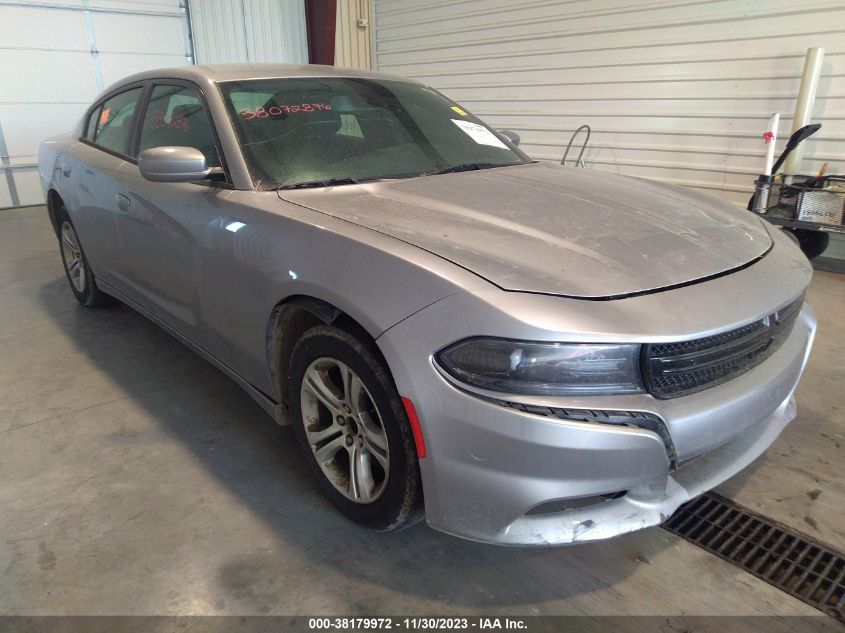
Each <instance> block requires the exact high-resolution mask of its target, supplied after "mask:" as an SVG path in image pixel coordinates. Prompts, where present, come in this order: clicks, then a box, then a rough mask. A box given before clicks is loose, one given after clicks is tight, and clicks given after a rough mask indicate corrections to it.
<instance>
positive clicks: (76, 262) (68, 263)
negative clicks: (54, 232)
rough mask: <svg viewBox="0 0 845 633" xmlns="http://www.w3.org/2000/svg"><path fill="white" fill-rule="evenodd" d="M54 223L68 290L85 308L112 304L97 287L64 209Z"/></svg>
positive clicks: (57, 214)
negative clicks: (56, 227)
mask: <svg viewBox="0 0 845 633" xmlns="http://www.w3.org/2000/svg"><path fill="white" fill-rule="evenodd" d="M56 223H57V225H58V227H59V233H58V237H59V250H60V251H61V254H62V264H64V267H65V274H66V275H67V280H68V283H69V284H70V289H71V291H73V296H74V297H76V300H77V301H78V302H79V303H81V304H82V305H84V306H86V307H97V306H104V305H109V304H111V303H114V299H113V298H112V297H110V296H109V295H107V294H105V293H104V292H102V291H101V290H100V289H99V288H98V287H97V281H96V279H95V278H94V273H92V272H91V267H90V266H89V265H88V260H87V259H86V258H85V253H84V252H83V250H82V245H81V243H80V241H79V236H78V235H77V234H76V229H75V228H74V227H73V222H71V221H70V217H69V216H68V214H67V211H65V209H64V208H62V209H59V211H58V212H57V213H56Z"/></svg>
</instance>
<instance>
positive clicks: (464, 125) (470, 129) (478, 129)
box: [451, 119, 508, 149]
mask: <svg viewBox="0 0 845 633" xmlns="http://www.w3.org/2000/svg"><path fill="white" fill-rule="evenodd" d="M451 121H452V123H454V124H455V125H457V126H458V127H459V128H461V129H462V130H463V131H464V132H466V133H467V135H468V136H469V137H470V138H471V139H472V140H473V141H475V142H476V143H478V144H479V145H491V146H492V147H501V148H502V149H508V146H507V145H505V144H504V143H502V141H501V139H500V138H499V137H498V136H496V135H495V134H493V132H491V131H490V130H488V129H487V128H486V127H484V126H483V125H478V123H473V122H471V121H460V120H458V119H451Z"/></svg>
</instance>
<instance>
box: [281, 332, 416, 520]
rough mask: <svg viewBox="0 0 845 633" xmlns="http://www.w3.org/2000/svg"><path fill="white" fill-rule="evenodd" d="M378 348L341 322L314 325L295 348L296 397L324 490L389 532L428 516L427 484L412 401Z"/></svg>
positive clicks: (297, 422)
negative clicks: (410, 412)
mask: <svg viewBox="0 0 845 633" xmlns="http://www.w3.org/2000/svg"><path fill="white" fill-rule="evenodd" d="M373 348H374V344H373V343H372V342H370V341H362V340H360V339H359V338H357V337H356V336H353V335H352V334H350V333H348V332H346V331H345V330H342V329H339V328H337V327H333V326H328V325H319V326H316V327H313V328H311V329H309V330H308V331H306V332H305V333H304V334H303V335H302V337H301V338H300V340H299V341H298V342H297V344H296V346H295V347H294V350H293V356H292V358H291V365H290V378H291V379H290V383H289V384H290V403H291V408H292V413H293V426H294V429H295V432H296V435H297V439H298V441H299V444H300V446H301V447H302V451H303V453H304V455H305V459H306V460H307V461H308V465H309V467H310V469H311V472H312V473H313V474H314V476H315V478H316V479H317V481H318V483H319V485H320V488H321V489H322V490H323V493H324V494H325V495H326V496H327V497H328V498H329V499H331V501H332V502H333V503H334V504H335V505H336V506H337V507H338V509H339V510H340V511H341V512H342V513H343V514H344V515H346V516H347V517H348V518H349V519H351V520H353V521H355V522H356V523H359V524H360V525H363V526H366V527H368V528H370V529H372V530H375V531H379V532H389V531H393V530H397V529H400V528H402V527H407V526H409V525H412V524H413V523H415V522H416V521H417V520H419V518H420V517H421V516H422V512H421V509H422V484H421V482H420V474H419V464H418V461H417V454H416V448H415V444H414V440H413V435H412V432H411V428H410V425H409V423H408V419H407V416H406V413H405V409H404V407H403V406H402V401H401V399H400V397H399V394H398V393H397V392H396V387H395V386H394V384H393V380H392V379H391V377H390V374H389V372H388V370H387V368H386V366H385V365H384V363H383V362H382V361H381V359H380V358H379V356H378V355H377V353H376V352H375V350H374V349H373ZM344 376H345V378H344ZM318 455H319V457H318ZM351 464H356V465H358V468H356V469H354V472H353V469H352V468H351V467H350V465H351Z"/></svg>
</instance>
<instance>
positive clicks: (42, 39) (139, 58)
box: [0, 0, 192, 208]
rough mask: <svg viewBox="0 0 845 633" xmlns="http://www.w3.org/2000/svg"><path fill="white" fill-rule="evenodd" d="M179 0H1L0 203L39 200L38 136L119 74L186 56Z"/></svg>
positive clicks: (69, 121)
mask: <svg viewBox="0 0 845 633" xmlns="http://www.w3.org/2000/svg"><path fill="white" fill-rule="evenodd" d="M183 5H184V2H180V1H179V0H146V1H141V0H137V1H136V0H55V1H53V2H38V1H22V0H21V1H9V0H0V170H1V171H0V208H4V207H13V206H19V205H28V204H38V203H40V202H41V201H42V195H41V190H40V186H39V184H38V169H37V165H36V162H37V159H38V156H37V153H38V143H39V142H40V141H41V140H42V139H44V138H46V137H49V136H51V135H53V134H58V133H61V132H66V131H68V130H70V129H71V128H72V127H73V125H74V124H75V123H76V121H77V120H78V118H79V117H80V115H81V114H82V112H83V111H84V109H85V107H86V106H87V105H88V104H89V103H91V101H92V100H93V99H94V97H95V96H96V95H97V94H98V93H99V92H100V91H101V90H102V89H103V88H105V87H107V86H108V85H109V84H111V83H112V82H114V81H117V80H118V79H121V78H122V77H124V76H126V75H128V74H131V73H134V72H138V71H141V70H145V69H148V68H157V67H162V66H178V65H182V64H186V63H191V61H192V54H191V44H190V37H189V29H188V20H187V14H186V10H185V7H184V6H183Z"/></svg>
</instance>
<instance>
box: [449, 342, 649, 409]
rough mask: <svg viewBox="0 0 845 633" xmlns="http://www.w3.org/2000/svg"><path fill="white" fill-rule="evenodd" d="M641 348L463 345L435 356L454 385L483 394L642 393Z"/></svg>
mask: <svg viewBox="0 0 845 633" xmlns="http://www.w3.org/2000/svg"><path fill="white" fill-rule="evenodd" d="M639 352H640V346H639V345H615V344H582V343H539V342H537V343H535V342H527V341H509V340H505V339H494V338H471V339H466V340H463V341H459V342H457V343H454V344H453V345H450V346H449V347H447V348H445V349H443V350H441V351H439V352H438V353H437V354H435V359H436V360H437V363H438V364H439V365H440V366H441V367H442V368H443V369H444V370H445V371H446V372H448V373H449V374H450V375H451V376H452V377H453V378H455V379H456V380H458V381H460V382H462V383H465V384H467V385H472V386H474V387H478V388H480V389H488V390H490V391H502V392H505V393H517V394H531V395H544V396H591V395H609V394H624V393H639V392H642V391H643V385H642V378H641V377H640V369H639Z"/></svg>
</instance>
